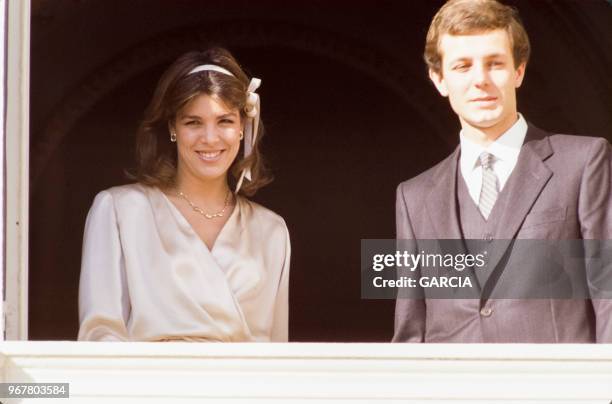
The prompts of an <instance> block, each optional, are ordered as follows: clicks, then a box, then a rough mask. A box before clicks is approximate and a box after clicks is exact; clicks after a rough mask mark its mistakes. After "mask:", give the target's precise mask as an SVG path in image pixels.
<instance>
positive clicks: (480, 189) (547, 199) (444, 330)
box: [393, 0, 612, 342]
mask: <svg viewBox="0 0 612 404" xmlns="http://www.w3.org/2000/svg"><path fill="white" fill-rule="evenodd" d="M529 53H530V47H529V40H528V37H527V34H526V32H525V30H524V28H523V26H522V24H521V22H520V20H519V18H518V15H517V14H516V12H515V10H514V9H512V8H510V7H508V6H505V5H503V4H501V3H499V2H498V1H496V0H450V1H449V2H448V3H446V4H445V5H444V6H443V7H442V8H441V9H440V10H439V11H438V13H437V14H436V15H435V16H434V18H433V20H432V23H431V26H430V28H429V32H428V34H427V40H426V46H425V60H426V62H427V64H428V67H429V76H430V78H431V80H432V82H433V84H434V85H435V87H436V89H437V90H438V92H439V93H440V94H441V95H442V96H444V97H448V99H449V101H450V105H451V107H452V109H453V111H454V112H455V113H456V114H457V116H458V118H459V121H460V123H461V133H460V135H459V136H460V145H459V147H458V148H457V149H456V150H455V152H453V153H452V154H451V155H450V156H449V157H448V158H446V159H445V160H444V161H442V162H441V163H439V164H438V165H436V166H434V167H433V168H431V169H429V170H427V171H425V172H424V173H422V174H420V175H419V176H417V177H415V178H413V179H411V180H409V181H406V182H403V183H402V184H400V186H399V187H398V192H397V217H396V221H397V222H396V224H397V238H398V239H417V240H418V239H421V240H423V239H482V240H516V239H540V240H557V239H558V240H570V239H596V240H602V239H610V238H611V236H612V203H611V200H612V198H611V188H612V184H611V183H612V168H611V167H612V158H611V150H610V145H609V143H608V142H607V141H606V140H605V139H599V138H589V137H578V136H568V135H556V134H550V133H547V132H545V131H543V130H540V129H538V128H536V127H535V126H533V125H531V124H529V123H527V122H526V121H525V119H524V118H523V116H522V115H520V114H519V113H518V111H517V105H516V89H518V88H519V87H520V86H521V83H522V81H523V78H524V76H525V69H526V66H527V62H528V59H529ZM501 243H502V246H503V247H502V250H503V249H508V248H509V249H512V248H513V247H512V244H513V243H510V242H508V243H506V244H503V242H501ZM502 252H503V251H502ZM491 264H492V266H493V269H494V271H500V270H501V271H503V270H504V269H507V268H505V267H504V262H503V259H501V258H500V257H499V256H498V257H497V258H496V259H493V260H492V263H491ZM500 268H501V269H500ZM491 273H494V272H491ZM497 275H498V276H489V277H488V278H487V277H484V278H478V281H479V286H480V288H481V290H482V294H481V295H480V298H479V299H427V298H424V299H408V298H401V297H398V299H397V303H396V312H395V334H394V337H393V341H396V342H612V300H605V299H595V298H594V299H592V300H591V299H587V298H585V299H576V300H569V299H565V300H564V299H554V298H553V296H549V297H551V298H548V297H546V298H541V299H494V298H489V296H490V294H491V291H495V288H496V286H499V285H497V284H496V282H498V280H499V279H500V276H499V273H497ZM487 293H488V294H487ZM506 297H508V296H506Z"/></svg>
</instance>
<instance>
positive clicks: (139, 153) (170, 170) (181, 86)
mask: <svg viewBox="0 0 612 404" xmlns="http://www.w3.org/2000/svg"><path fill="white" fill-rule="evenodd" d="M205 64H212V65H217V66H220V67H222V68H224V69H226V70H228V71H230V72H231V73H232V74H233V75H234V76H230V75H228V74H224V73H220V72H217V71H208V70H207V71H201V72H198V73H192V74H189V72H190V71H191V70H192V69H193V68H195V67H196V66H200V65H205ZM248 85H249V78H248V77H247V76H246V74H245V73H244V71H243V70H242V68H241V67H240V65H239V64H238V62H237V61H236V59H234V57H233V56H232V55H231V53H229V51H227V50H226V49H223V48H217V47H215V48H210V49H208V50H206V51H203V52H188V53H186V54H184V55H182V56H181V57H179V58H178V59H177V60H176V61H175V62H174V63H172V65H171V66H170V67H169V68H168V69H167V70H166V71H165V72H164V74H163V75H162V77H161V78H160V80H159V82H158V83H157V88H156V89H155V93H154V94H153V98H152V99H151V102H150V103H149V106H148V107H147V109H146V111H145V115H144V119H143V121H142V123H141V124H140V127H139V128H138V132H137V133H136V170H135V173H134V174H133V175H131V177H132V179H135V180H137V181H139V182H141V183H143V184H145V185H150V186H157V187H160V188H167V187H171V186H173V185H174V181H175V177H176V167H177V150H176V143H172V142H171V141H170V131H169V127H170V125H171V124H173V123H174V120H175V118H176V114H177V113H178V112H179V111H180V110H181V109H182V108H183V107H184V106H185V105H186V104H187V103H188V102H189V101H191V100H193V99H194V98H195V97H197V96H199V95H201V94H206V95H208V96H211V97H215V98H218V99H219V100H221V101H222V102H223V103H224V104H225V105H226V106H227V107H229V108H236V109H237V110H238V111H240V119H241V122H244V121H245V119H247V116H246V112H245V104H246V95H247V88H248ZM262 137H263V125H262V123H261V121H260V122H259V130H258V133H257V137H256V141H255V144H254V145H253V149H252V153H251V154H250V155H249V156H248V157H247V158H244V155H243V152H242V150H243V147H244V146H243V145H241V148H240V151H239V152H238V156H237V157H236V159H235V160H234V162H233V163H232V165H231V166H230V168H229V173H230V175H228V181H229V182H230V187H231V188H233V187H234V185H235V183H236V181H237V180H238V178H239V176H240V173H241V171H242V169H243V168H244V167H251V178H252V180H251V181H248V180H246V179H245V181H244V183H243V184H242V186H241V188H240V193H241V194H244V195H246V196H251V195H253V194H255V192H256V191H257V190H258V189H259V188H261V187H262V186H264V185H266V184H268V183H269V182H270V181H272V178H271V176H270V174H269V173H268V171H267V170H266V168H265V166H264V161H263V158H262V156H261V152H260V144H261V139H262Z"/></svg>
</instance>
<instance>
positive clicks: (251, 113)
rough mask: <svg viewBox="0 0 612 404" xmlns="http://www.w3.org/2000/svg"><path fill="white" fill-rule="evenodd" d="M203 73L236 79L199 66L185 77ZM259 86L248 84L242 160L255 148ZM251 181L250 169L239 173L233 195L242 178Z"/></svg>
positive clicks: (224, 71)
mask: <svg viewBox="0 0 612 404" xmlns="http://www.w3.org/2000/svg"><path fill="white" fill-rule="evenodd" d="M204 71H212V72H217V73H221V74H226V75H228V76H232V77H236V76H234V75H233V74H232V72H230V71H229V70H227V69H225V68H223V67H221V66H217V65H210V64H207V65H200V66H196V67H194V68H193V69H191V71H190V72H189V73H187V75H190V74H194V73H199V72H204ZM260 85H261V80H260V79H257V78H255V77H253V78H252V79H251V81H250V82H249V87H248V88H247V92H246V105H245V107H244V111H245V113H246V116H247V121H246V123H245V125H244V158H245V159H246V158H247V157H249V156H250V155H251V153H252V152H253V147H255V139H256V138H257V130H258V129H259V113H260V111H261V103H260V101H259V94H257V93H256V92H255V90H257V88H259V86H260ZM245 177H246V179H248V180H249V181H251V167H250V166H249V167H245V168H243V169H242V172H241V173H240V178H239V179H238V183H237V184H236V190H235V191H234V192H235V193H238V191H240V187H241V186H242V182H243V181H244V178H245Z"/></svg>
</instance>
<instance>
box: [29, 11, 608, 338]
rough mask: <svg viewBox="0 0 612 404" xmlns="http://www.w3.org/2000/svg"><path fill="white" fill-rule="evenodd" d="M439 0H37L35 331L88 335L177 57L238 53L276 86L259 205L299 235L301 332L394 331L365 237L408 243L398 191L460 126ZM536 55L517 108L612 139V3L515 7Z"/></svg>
mask: <svg viewBox="0 0 612 404" xmlns="http://www.w3.org/2000/svg"><path fill="white" fill-rule="evenodd" d="M442 3H443V2H442V1H430V0H420V1H409V2H408V1H403V0H397V1H394V0H387V1H381V0H371V1H354V0H353V1H348V0H334V1H321V0H292V1H289V2H281V1H271V0H259V1H248V0H234V1H231V2H227V1H215V0H207V1H201V0H179V1H172V0H167V1H153V0H130V1H123V0H32V45H31V115H30V116H31V122H30V124H31V152H30V160H31V167H30V168H31V183H30V195H31V201H30V265H29V282H30V285H29V286H30V289H29V290H30V295H29V296H30V302H29V303H30V308H29V327H30V339H37V340H38V339H49V340H54V339H75V338H76V334H77V330H78V314H77V295H78V280H79V265H80V254H81V241H82V232H83V226H84V222H85V217H86V214H87V211H88V209H89V206H90V204H91V202H92V200H93V197H94V195H95V194H96V193H97V192H99V191H100V190H102V189H104V188H107V187H110V186H113V185H118V184H122V183H127V182H128V181H127V180H126V177H125V175H124V171H125V170H126V169H129V168H131V167H132V166H133V162H132V154H133V137H134V136H133V135H134V132H135V129H136V126H137V125H138V122H139V120H140V119H141V117H142V112H143V110H144V108H145V106H146V104H147V101H148V99H149V97H150V96H151V94H152V91H153V88H154V86H155V83H156V81H157V79H158V78H159V76H160V74H161V72H162V71H163V70H164V69H165V68H166V67H167V66H168V64H169V63H170V62H171V61H173V60H174V59H175V58H176V57H177V56H178V55H180V54H181V53H183V52H185V51H188V50H192V49H199V48H204V47H206V46H207V45H209V44H220V45H223V46H226V47H228V48H229V49H230V50H231V51H232V52H233V53H234V54H235V56H236V57H237V58H238V60H239V61H240V62H241V64H243V65H244V66H245V67H246V69H247V71H248V72H250V73H251V74H252V75H255V76H256V77H260V78H262V79H263V84H262V87H261V90H260V94H261V97H262V103H263V106H262V109H263V119H264V123H265V125H266V130H267V133H266V137H265V142H264V151H265V154H266V156H267V158H268V160H269V163H270V165H271V167H272V168H273V171H274V174H275V176H276V180H275V181H274V182H273V183H272V184H271V185H270V186H269V187H267V188H266V189H264V190H262V191H261V192H260V193H259V194H258V195H257V196H256V197H255V198H254V199H255V200H256V201H257V202H260V203H262V204H264V205H265V206H267V207H269V208H271V209H272V210H274V211H276V212H277V213H279V214H280V215H282V216H283V217H284V218H285V220H286V221H287V223H288V226H289V230H290V233H291V239H292V247H293V248H292V250H293V256H292V262H291V285H290V288H291V289H290V295H291V297H290V299H291V300H290V338H291V340H292V341H388V340H389V339H390V338H391V336H392V329H393V302H392V301H383V300H362V299H361V298H360V285H359V280H360V277H359V248H360V239H362V238H393V237H394V200H395V187H396V186H397V184H398V183H399V182H401V181H402V180H405V179H408V178H410V177H412V176H414V175H416V174H418V173H419V172H421V171H423V170H425V169H426V168H428V167H430V166H432V165H433V164H435V163H437V162H438V161H439V160H441V159H442V158H444V157H445V156H446V155H447V154H449V153H450V152H451V151H452V150H453V148H454V147H455V146H456V144H457V142H458V137H457V133H458V129H459V124H458V121H457V119H456V118H455V116H454V115H453V113H452V111H451V110H450V107H449V106H448V105H447V101H446V100H445V99H442V98H440V97H439V96H438V94H437V92H436V91H435V89H434V88H433V86H432V85H431V84H430V83H429V81H428V79H427V75H426V70H425V66H424V64H423V62H422V56H421V54H422V50H423V43H424V38H425V33H426V30H427V27H428V24H429V21H430V19H431V17H432V16H433V14H434V13H435V11H436V10H437V8H439V6H440V5H441V4H442ZM506 3H508V4H512V5H516V6H517V7H518V9H519V11H520V13H521V16H522V18H523V21H524V23H525V25H526V27H527V30H528V33H529V35H530V38H531V41H532V47H533V57H532V60H531V63H530V65H529V66H528V69H527V76H526V80H525V82H524V85H523V87H522V88H521V89H520V91H519V109H520V111H521V112H522V113H523V114H524V115H525V117H526V118H527V119H528V120H529V121H531V122H532V123H534V124H536V125H538V126H540V127H542V128H545V129H548V130H550V131H555V132H561V133H573V134H588V135H596V136H603V137H607V138H608V139H612V113H611V112H612V79H611V77H612V76H610V72H611V71H612V6H611V5H610V3H608V2H607V1H605V0H575V1H568V0H551V1H546V0H533V1H518V0H517V1H507V2H506Z"/></svg>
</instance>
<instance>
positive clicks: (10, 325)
mask: <svg viewBox="0 0 612 404" xmlns="http://www.w3.org/2000/svg"><path fill="white" fill-rule="evenodd" d="M0 12H1V13H2V18H1V22H0V27H1V28H2V32H3V38H2V41H1V42H3V44H2V47H1V48H0V53H1V56H0V57H1V58H2V60H1V61H0V65H2V67H1V69H0V77H1V79H2V80H1V84H0V89H1V90H2V95H3V96H2V97H1V98H2V101H1V103H2V104H0V106H1V107H2V108H1V109H0V111H1V112H2V114H3V117H2V119H3V121H2V126H1V128H2V130H3V135H4V136H3V142H1V143H2V146H0V147H2V148H3V149H2V152H3V153H2V156H3V157H2V158H3V164H2V165H3V167H2V169H3V170H5V171H3V172H2V174H3V175H2V177H1V178H3V180H4V181H2V184H1V186H2V192H1V193H0V205H1V207H2V212H3V216H2V219H3V221H2V227H3V229H2V232H0V233H1V234H0V237H3V238H4V239H3V240H2V241H3V243H2V245H3V246H4V250H3V251H2V258H3V261H2V262H3V284H4V286H5V287H4V288H3V305H2V309H3V320H4V321H3V326H2V327H3V331H4V333H3V334H4V339H7V340H27V339H28V226H29V221H28V209H29V206H28V205H29V171H30V162H29V146H30V128H29V122H30V1H28V0H0Z"/></svg>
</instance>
